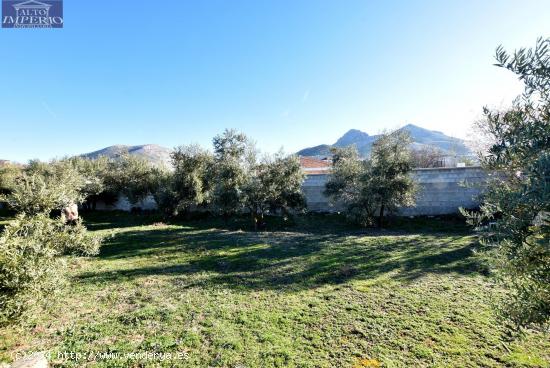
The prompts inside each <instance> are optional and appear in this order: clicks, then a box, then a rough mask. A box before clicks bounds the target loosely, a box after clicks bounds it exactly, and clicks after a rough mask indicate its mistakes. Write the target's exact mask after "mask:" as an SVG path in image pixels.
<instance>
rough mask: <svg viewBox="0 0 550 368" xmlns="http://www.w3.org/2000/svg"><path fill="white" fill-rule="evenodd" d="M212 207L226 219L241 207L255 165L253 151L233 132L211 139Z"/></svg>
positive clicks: (243, 137)
mask: <svg viewBox="0 0 550 368" xmlns="http://www.w3.org/2000/svg"><path fill="white" fill-rule="evenodd" d="M213 145H214V169H213V178H212V180H213V196H214V197H213V204H214V206H215V207H216V209H217V210H218V211H219V212H220V213H221V214H222V215H223V216H224V217H225V218H228V217H229V216H231V215H233V214H236V213H239V212H240V211H242V209H243V206H244V196H243V195H242V192H243V188H244V186H245V185H246V181H247V176H248V174H249V170H250V169H252V166H253V162H255V156H256V149H255V147H254V144H253V143H252V142H251V141H250V139H249V138H248V137H247V136H246V135H244V134H242V133H237V132H236V131H234V130H225V131H224V132H223V133H222V134H220V135H217V136H216V137H214V140H213Z"/></svg>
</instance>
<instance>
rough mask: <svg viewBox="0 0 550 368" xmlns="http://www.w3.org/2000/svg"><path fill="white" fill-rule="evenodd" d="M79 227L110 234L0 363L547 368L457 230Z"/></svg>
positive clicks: (547, 354) (113, 220)
mask: <svg viewBox="0 0 550 368" xmlns="http://www.w3.org/2000/svg"><path fill="white" fill-rule="evenodd" d="M3 222H4V223H5V218H0V224H1V223H3ZM87 222H88V226H89V228H90V229H92V230H93V231H98V232H101V233H103V234H105V235H107V236H108V239H107V240H106V243H105V245H104V246H103V248H102V251H101V254H100V255H99V256H97V257H93V258H79V259H71V260H70V261H69V268H70V283H69V285H68V286H66V287H63V288H61V290H60V292H59V295H58V296H57V297H56V298H55V299H54V300H53V301H52V302H51V303H49V304H48V306H47V308H45V309H44V310H42V311H41V312H40V313H35V315H34V316H33V317H32V318H31V319H29V320H26V321H24V322H23V323H22V325H21V326H17V327H10V328H5V329H3V330H0V361H2V360H3V361H10V360H11V357H12V356H14V355H15V354H16V353H25V352H29V351H37V350H40V351H48V352H49V353H50V354H51V359H52V362H53V364H54V366H63V367H83V366H93V367H146V366H147V367H149V366H151V367H173V366H177V367H262V368H263V367H376V366H382V367H503V366H510V367H516V366H517V367H524V366H525V367H550V364H549V360H550V339H549V337H548V336H545V335H542V334H540V333H535V332H528V333H527V334H526V336H524V337H523V338H521V339H512V338H511V333H510V330H509V329H507V327H505V324H504V323H503V322H501V321H499V320H498V319H497V317H496V315H495V313H494V312H493V308H492V306H491V303H492V295H495V294H497V293H500V291H499V290H498V288H495V287H494V286H493V284H492V282H491V278H490V276H488V275H487V272H486V268H485V267H484V266H483V263H482V261H481V260H480V259H479V257H478V256H476V253H475V252H474V249H475V246H476V244H475V239H474V237H473V236H472V234H471V233H470V232H469V230H468V229H467V228H466V227H465V226H463V225H462V223H461V222H458V221H449V220H446V221H445V220H437V219H431V220H410V221H402V222H401V223H399V224H394V225H393V226H392V227H391V228H390V229H388V230H385V231H374V230H370V231H365V230H359V229H355V228H353V227H350V226H348V225H346V224H345V223H344V222H343V221H342V219H341V218H340V217H335V216H306V217H303V218H300V219H298V220H296V222H295V223H293V224H292V225H285V224H284V223H278V224H276V225H275V226H274V227H273V228H271V229H268V230H269V231H265V232H258V233H254V232H250V231H243V230H239V228H246V227H245V226H244V224H243V223H241V222H236V223H231V224H229V225H225V224H223V223H221V222H219V221H217V220H203V221H188V222H181V223H173V224H168V225H167V224H164V223H161V222H159V221H158V219H156V218H155V217H154V216H135V217H131V216H130V215H126V214H121V213H101V214H93V215H89V216H87ZM0 226H1V225H0ZM64 352H65V353H73V355H72V356H69V355H68V354H65V355H63V353H64ZM96 353H99V354H96ZM131 353H136V354H135V355H131ZM138 353H140V354H138ZM168 353H170V354H171V355H170V354H168Z"/></svg>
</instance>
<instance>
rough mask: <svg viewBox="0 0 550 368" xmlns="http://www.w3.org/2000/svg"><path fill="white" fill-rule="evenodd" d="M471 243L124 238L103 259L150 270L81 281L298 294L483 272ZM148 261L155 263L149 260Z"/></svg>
mask: <svg viewBox="0 0 550 368" xmlns="http://www.w3.org/2000/svg"><path fill="white" fill-rule="evenodd" d="M473 247H474V244H473V241H472V239H471V238H468V237H467V235H466V234H459V233H450V234H445V233H426V234H404V233H402V232H400V233H399V235H395V234H393V235H388V234H387V233H381V232H370V233H369V232H364V231H361V232H358V231H355V232H346V231H340V232H332V233H330V232H325V231H318V232H316V233H315V232H313V233H312V232H298V231H294V232H284V231H279V232H263V233H252V232H243V231H229V230H223V229H212V228H208V227H207V225H205V226H202V227H201V226H195V227H186V228H167V229H148V230H140V231H124V232H122V233H120V234H118V235H117V236H116V237H115V238H113V239H111V240H110V241H109V242H108V244H106V245H105V246H104V247H103V249H102V252H101V254H100V256H99V257H100V258H103V259H127V260H128V264H132V259H134V258H135V259H139V260H140V262H139V264H143V263H144V262H143V260H148V259H151V262H150V263H151V265H150V266H145V267H143V266H140V267H133V268H132V267H130V268H127V269H120V270H116V271H112V272H89V273H84V274H81V275H80V276H78V277H79V279H80V280H81V281H83V282H90V283H102V282H119V281H122V280H128V279H134V278H140V277H149V276H155V275H162V276H169V277H173V281H174V283H176V284H177V285H179V286H181V287H183V288H188V287H195V286H201V287H214V286H224V287H230V288H238V289H254V290H261V289H290V290H293V289H305V288H313V287H317V286H320V285H326V284H340V283H343V282H346V281H348V280H350V279H373V278H377V277H380V276H384V275H387V274H390V273H391V275H392V277H395V278H398V279H402V280H409V281H410V280H414V279H416V278H419V277H422V276H423V275H426V274H429V273H457V274H469V273H477V272H483V266H482V265H481V264H480V263H479V261H478V259H477V258H476V257H474V256H473V252H472V249H473ZM153 256H154V257H153Z"/></svg>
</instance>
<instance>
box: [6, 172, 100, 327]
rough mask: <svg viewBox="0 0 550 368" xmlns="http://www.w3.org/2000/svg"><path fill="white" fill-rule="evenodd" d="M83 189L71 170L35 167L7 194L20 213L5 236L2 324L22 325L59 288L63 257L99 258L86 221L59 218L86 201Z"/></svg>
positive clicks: (24, 173) (78, 177)
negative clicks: (26, 314) (63, 211)
mask: <svg viewBox="0 0 550 368" xmlns="http://www.w3.org/2000/svg"><path fill="white" fill-rule="evenodd" d="M83 185H84V180H83V178H82V177H81V176H80V175H79V173H78V172H77V171H76V170H74V168H73V167H72V166H70V165H65V164H60V163H59V162H53V163H50V164H46V163H39V162H33V163H31V164H30V165H29V167H28V168H27V169H25V171H24V172H23V173H21V174H20V175H19V176H18V177H17V178H16V179H15V180H14V182H13V186H12V188H11V190H10V192H9V193H8V194H4V195H3V199H4V200H5V201H6V202H7V203H8V204H9V205H10V207H12V208H13V209H14V210H16V211H17V212H18V214H17V217H16V218H15V220H13V221H11V222H10V223H8V225H6V226H5V228H4V229H3V231H2V233H1V234H0V324H5V323H9V322H12V321H14V320H17V318H19V317H21V316H22V315H23V314H24V312H25V311H26V310H27V309H28V308H29V307H31V306H33V305H40V304H41V303H43V301H44V300H47V297H48V296H49V295H51V294H52V293H53V292H54V291H55V290H58V289H59V287H60V283H59V282H60V280H62V279H63V275H64V261H63V259H62V258H61V257H60V256H62V255H64V254H68V253H73V254H81V255H93V254H96V253H97V251H98V249H99V245H100V242H101V238H99V237H97V236H94V235H91V234H89V233H88V232H87V231H86V228H85V227H84V226H83V225H82V222H81V221H77V222H76V223H75V224H74V225H73V226H67V225H66V224H65V222H64V221H63V220H62V218H61V217H60V216H59V215H60V211H61V209H62V208H64V207H65V206H67V205H68V204H73V203H80V202H81V201H82V200H83V198H84V196H83V195H82V192H81V189H82V186H83ZM52 214H53V217H52Z"/></svg>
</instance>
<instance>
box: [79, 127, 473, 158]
mask: <svg viewBox="0 0 550 368" xmlns="http://www.w3.org/2000/svg"><path fill="white" fill-rule="evenodd" d="M401 129H403V130H406V131H408V132H409V133H410V135H411V137H412V140H413V144H412V146H413V149H414V148H416V149H418V148H421V147H435V148H438V149H440V150H441V151H442V152H443V153H445V154H457V155H459V156H465V155H471V151H470V150H469V149H468V147H467V146H466V144H465V141H463V140H462V139H458V138H453V137H449V136H447V135H445V134H443V133H441V132H438V131H435V130H428V129H424V128H421V127H419V126H416V125H413V124H409V125H406V126H404V127H403V128H401ZM379 137H380V135H369V134H367V133H365V132H362V131H360V130H357V129H351V130H350V131H348V132H347V133H346V134H344V135H343V136H341V137H340V138H339V139H338V140H337V141H336V143H334V144H322V145H319V146H315V147H310V148H304V149H302V150H300V151H298V152H297V154H298V155H300V156H329V155H331V152H330V149H331V148H333V147H337V148H343V147H347V146H351V145H355V146H356V147H357V149H358V151H359V154H360V155H361V156H362V157H366V156H367V155H368V154H369V152H370V150H371V147H372V143H373V142H374V141H376V139H378V138H379ZM170 152H172V150H171V149H170V148H167V147H163V146H159V145H157V144H144V145H137V146H127V145H121V144H117V145H114V146H110V147H106V148H103V149H100V150H98V151H94V152H90V153H85V154H83V155H82V156H83V157H88V158H97V157H99V156H105V157H110V158H116V157H118V156H120V155H123V154H130V155H136V156H139V157H144V158H146V159H147V160H149V161H150V162H152V163H153V164H155V165H159V166H162V165H164V166H166V167H170Z"/></svg>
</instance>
